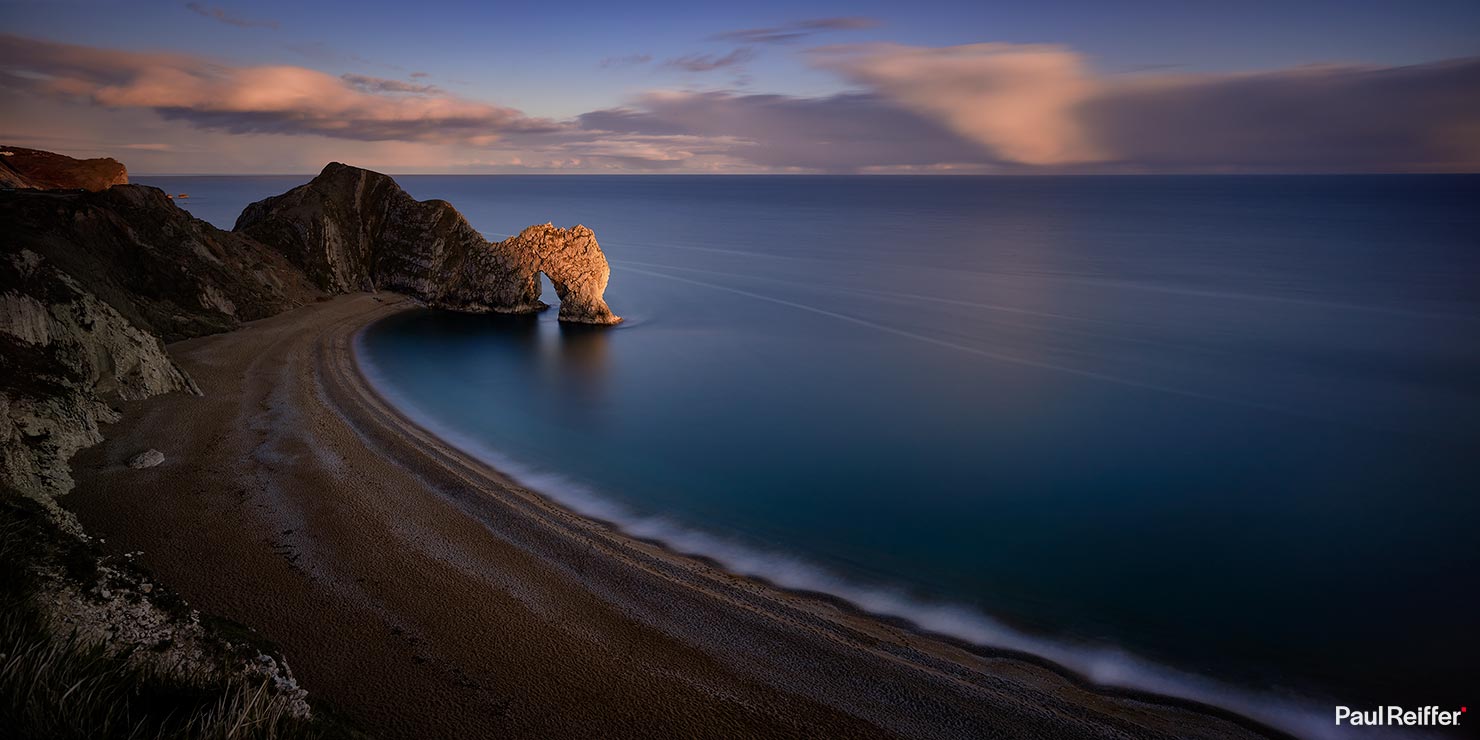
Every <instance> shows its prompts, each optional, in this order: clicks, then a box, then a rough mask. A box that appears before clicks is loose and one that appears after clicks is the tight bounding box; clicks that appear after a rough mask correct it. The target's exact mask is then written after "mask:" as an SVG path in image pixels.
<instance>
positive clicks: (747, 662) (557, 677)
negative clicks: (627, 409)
mask: <svg viewBox="0 0 1480 740" xmlns="http://www.w3.org/2000/svg"><path fill="white" fill-rule="evenodd" d="M396 300H397V299H396V298H395V297H390V296H384V294H383V295H382V296H369V295H363V294H362V295H355V296H347V297H343V298H339V299H336V300H334V301H330V302H327V303H324V304H319V305H316V306H307V307H304V308H300V309H297V310H295V311H291V312H288V313H286V314H282V315H279V316H277V317H273V318H271V319H266V320H263V321H260V322H254V323H253V324H252V325H250V326H249V327H248V328H247V329H244V330H242V331H239V332H234V333H231V334H225V335H216V336H212V337H205V338H201V339H196V340H190V341H188V342H182V343H179V344H177V345H172V346H171V351H172V354H175V355H176V357H177V360H178V361H179V362H181V364H182V365H183V366H184V367H185V368H186V369H187V370H188V371H189V372H191V374H192V375H193V376H195V377H196V379H197V382H198V384H200V385H201V387H202V388H203V389H204V390H205V392H206V394H207V395H206V397H205V398H204V399H197V398H193V397H183V396H169V397H165V398H160V399H151V400H149V401H143V402H137V403H131V404H128V405H127V407H126V409H125V420H124V421H123V422H121V423H119V424H117V425H115V426H114V427H111V428H109V429H108V430H107V435H108V441H107V442H105V443H104V444H102V445H99V446H98V447H96V448H93V449H91V450H88V451H86V452H84V453H82V454H80V455H79V456H78V458H77V460H75V461H74V467H75V468H76V471H77V477H78V481H79V483H78V488H77V491H76V492H75V493H74V494H72V495H70V496H68V497H67V498H66V499H64V501H63V503H64V505H66V506H68V507H69V508H72V509H74V510H75V511H76V512H77V513H78V515H79V517H81V519H82V520H83V522H84V524H85V525H86V526H87V527H88V528H89V529H90V530H93V531H97V532H99V533H100V534H102V535H104V536H106V537H107V538H108V540H109V546H110V547H118V548H122V549H124V550H144V552H145V555H144V556H142V557H141V558H140V559H141V560H142V561H143V562H144V563H145V565H146V566H148V567H149V568H150V569H151V570H154V571H155V572H156V573H157V574H158V575H159V576H160V577H161V579H162V580H164V581H165V582H167V583H170V584H172V585H173V586H174V587H175V588H176V590H178V591H179V592H180V593H181V594H182V595H184V596H185V597H186V598H189V599H191V600H192V601H193V602H196V603H197V604H198V605H200V606H201V608H204V609H208V610H210V611H213V612H217V613H221V614H223V615H224V616H227V617H231V618H233V619H236V620H237V621H240V622H242V623H245V624H248V625H250V626H252V627H254V628H255V629H256V630H257V631H259V632H261V633H262V634H263V635H265V636H266V637H267V638H269V639H271V640H273V641H276V642H278V643H279V644H280V645H281V646H282V647H283V648H284V650H285V652H286V654H287V655H288V656H289V658H290V660H292V662H293V665H294V668H295V671H297V672H298V674H299V675H300V678H301V680H302V681H303V683H304V684H305V686H307V688H309V690H310V691H311V692H314V693H316V694H318V695H319V696H322V697H324V698H327V699H328V700H329V701H331V702H332V703H334V704H335V705H336V706H338V707H339V708H340V709H341V710H342V711H343V712H344V713H346V714H347V715H348V716H349V717H350V718H351V719H353V720H355V721H356V722H357V723H358V724H360V725H361V726H362V727H363V728H365V729H366V730H369V731H371V732H372V733H374V734H376V735H378V736H385V737H416V736H432V735H436V736H465V737H473V736H480V735H484V734H490V733H491V734H508V735H514V736H534V735H551V734H557V735H558V734H591V732H592V731H593V730H597V729H600V730H601V733H600V734H606V735H611V734H614V733H615V734H630V735H634V736H638V735H652V734H675V733H677V734H685V735H691V736H699V735H716V736H719V735H728V736H733V735H735V734H767V735H783V736H788V735H789V736H818V735H826V736H843V735H847V736H903V737H952V736H956V737H968V736H973V735H978V734H983V733H986V732H989V733H992V734H1004V735H1013V736H1023V737H1056V738H1057V737H1172V736H1176V737H1209V738H1212V737H1236V736H1257V735H1278V734H1279V733H1277V732H1275V731H1273V730H1271V729H1270V728H1268V727H1266V726H1264V725H1261V724H1259V723H1257V722H1254V721H1253V720H1249V719H1246V718H1244V717H1242V716H1240V715H1237V714H1234V713H1232V712H1229V711H1226V710H1222V709H1218V708H1216V707H1212V706H1209V705H1206V704H1201V703H1198V702H1195V701H1191V700H1183V699H1174V698H1169V697H1164V696H1159V695H1154V694H1150V693H1147V692H1141V691H1135V690H1121V689H1105V688H1102V687H1098V686H1094V685H1091V684H1090V683H1089V682H1088V680H1087V679H1085V678H1084V677H1083V676H1080V675H1079V674H1077V673H1074V672H1073V671H1071V670H1069V669H1067V668H1064V667H1062V666H1060V665H1058V664H1056V663H1053V662H1052V661H1049V660H1047V659H1044V658H1039V657H1036V656H1032V655H1029V654H1020V653H1015V652H1012V651H1006V650H996V649H990V648H980V647H977V646H975V645H970V644H968V643H965V642H961V641H954V640H952V639H950V638H948V637H944V636H941V635H935V634H927V633H922V632H920V631H918V630H917V629H916V628H914V627H913V625H906V624H903V623H901V622H897V621H891V620H889V619H888V618H878V617H875V616H873V615H869V614H867V613H865V612H863V611H862V610H861V609H859V608H858V607H856V606H854V605H853V604H851V603H850V602H847V601H846V600H844V599H840V598H838V597H834V596H828V595H825V594H823V595H819V594H814V593H802V592H796V591H787V590H785V589H784V588H783V587H779V586H773V585H770V584H768V583H764V582H762V581H761V580H760V579H758V578H754V577H746V576H738V575H735V574H732V573H730V572H728V571H725V570H724V569H723V568H721V567H718V566H717V562H716V561H714V560H711V559H704V558H698V557H694V556H689V555H683V554H680V553H678V552H676V551H674V550H673V549H671V548H669V547H668V546H666V545H663V544H661V543H658V542H652V541H645V540H641V539H637V538H634V537H632V536H629V535H627V534H624V533H623V532H621V531H620V530H619V529H618V528H617V527H616V526H614V525H613V524H611V523H606V522H600V521H597V520H595V519H592V518H590V517H588V516H584V515H581V514H578V513H575V512H574V511H572V510H571V509H569V508H567V507H565V506H563V505H560V504H558V503H556V502H554V501H552V500H551V499H550V498H548V497H546V496H544V495H542V494H539V493H536V492H534V491H531V490H529V489H528V488H525V487H524V486H521V485H519V484H518V483H516V482H515V481H513V480H511V479H510V478H508V477H507V476H505V475H504V474H502V473H500V472H499V471H497V470H495V469H494V468H493V467H491V466H489V465H487V464H486V463H483V462H482V461H479V460H477V459H475V458H474V457H472V456H470V455H469V454H467V453H465V452H463V451H462V450H459V449H456V448H455V447H454V446H453V445H452V444H450V443H448V442H446V441H444V440H442V439H440V438H439V437H437V436H436V435H434V434H433V433H431V432H429V431H428V430H426V429H425V428H423V427H422V426H420V425H418V424H417V423H415V422H414V421H413V420H411V419H409V418H407V417H406V416H405V415H404V414H403V413H402V412H401V411H400V410H398V409H396V408H395V407H394V406H393V405H391V404H390V403H389V402H388V401H387V400H386V399H385V398H383V397H382V396H381V394H380V393H378V392H377V391H376V390H375V389H374V388H373V386H372V385H371V383H370V381H369V380H368V379H367V378H366V376H365V375H364V374H363V372H362V371H361V369H360V367H359V363H358V361H357V359H356V357H355V352H354V340H355V337H356V336H357V334H358V333H359V332H360V331H361V330H363V328H364V327H366V326H368V325H369V324H371V323H373V322H374V321H375V320H377V319H379V318H382V317H384V316H388V315H390V314H392V313H395V312H397V311H400V310H404V309H405V308H407V307H409V304H407V303H392V301H396ZM146 443H147V444H150V445H151V446H155V447H158V448H159V449H161V450H164V451H165V453H166V456H167V460H166V463H165V464H163V465H160V466H158V467H156V468H150V469H146V470H143V471H135V470H129V469H127V468H125V467H123V466H121V465H119V464H118V463H119V462H120V461H121V460H123V459H126V457H127V456H128V455H129V454H131V451H132V450H133V448H134V447H136V446H138V445H140V444H146ZM285 525H292V526H285ZM285 552H286V553H287V554H285Z"/></svg>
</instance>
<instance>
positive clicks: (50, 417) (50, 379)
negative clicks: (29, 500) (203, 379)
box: [0, 249, 198, 504]
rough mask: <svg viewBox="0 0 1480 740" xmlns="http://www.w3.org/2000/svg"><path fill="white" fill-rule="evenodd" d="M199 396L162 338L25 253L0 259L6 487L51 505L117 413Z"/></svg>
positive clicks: (0, 468)
mask: <svg viewBox="0 0 1480 740" xmlns="http://www.w3.org/2000/svg"><path fill="white" fill-rule="evenodd" d="M171 391H187V392H198V391H196V389H195V385H194V384H193V383H192V382H191V380H190V378H189V377H187V376H186V375H185V373H184V372H183V371H181V370H180V369H179V368H178V367H176V365H175V363H174V362H173V361H171V360H170V358H169V355H168V354H166V352H165V348H164V344H163V343H161V342H160V341H159V339H158V337H155V336H153V335H151V334H149V333H148V332H146V331H144V330H143V329H140V328H139V327H137V326H135V325H134V324H133V323H132V322H130V321H129V320H128V319H127V318H125V317H124V316H123V315H122V314H120V313H119V312H118V311H116V310H114V309H113V307H112V306H110V305H108V304H107V303H105V302H103V301H101V300H99V299H98V298H97V297H95V296H93V295H92V294H91V293H88V292H86V291H85V290H84V289H83V288H82V286H81V285H80V284H78V282H77V281H76V280H73V279H72V278H71V277H70V276H68V275H67V274H65V273H63V272H61V271H60V270H58V269H57V268H56V267H55V266H54V265H52V264H50V263H49V262H48V261H47V260H46V259H45V258H44V257H42V256H41V255H40V254H38V253H36V252H33V251H31V250H28V249H19V250H16V251H7V252H5V253H4V254H3V255H0V485H3V486H4V488H6V489H7V490H15V491H20V492H23V493H26V494H29V495H30V496H31V497H33V498H35V499H37V500H38V501H41V502H42V503H43V504H50V503H51V498H52V497H54V496H57V495H59V494H61V493H64V492H66V491H67V490H69V489H70V488H71V487H72V476H71V472H70V470H69V468H68V467H67V461H68V460H69V459H70V458H71V457H72V454H73V453H75V452H76V451H77V450H80V449H82V448H83V447H88V446H91V445H94V444H97V443H98V442H101V441H103V437H102V434H101V433H100V432H99V430H98V425H99V424H100V423H109V422H113V421H117V420H118V418H119V417H118V412H117V411H115V410H114V409H113V406H112V403H114V402H116V401H120V400H135V399H141V398H148V397H149V396H153V395H158V394H160V393H169V392H171Z"/></svg>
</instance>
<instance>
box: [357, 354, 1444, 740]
mask: <svg viewBox="0 0 1480 740" xmlns="http://www.w3.org/2000/svg"><path fill="white" fill-rule="evenodd" d="M361 336H363V332H362V334H361V335H357V336H356V337H355V342H354V347H355V353H356V355H357V359H358V362H359V365H360V369H361V372H362V373H363V374H364V376H365V378H366V380H367V381H369V383H370V385H371V386H372V387H374V388H375V390H376V392H377V393H379V394H380V395H381V396H382V397H383V398H385V399H386V400H387V401H389V402H390V403H391V404H393V405H394V406H395V407H396V408H397V409H398V410H399V411H400V412H401V413H403V414H405V415H406V416H407V417H408V418H409V419H411V420H412V421H413V422H414V423H416V424H417V425H418V426H420V427H422V428H423V429H426V430H427V431H428V432H430V433H432V434H434V435H436V436H437V437H438V438H439V439H441V440H443V441H444V442H446V443H447V444H449V445H451V446H453V447H455V448H457V449H458V450H460V451H462V452H463V453H465V454H468V455H471V456H473V457H474V458H476V459H478V460H480V461H482V462H484V463H486V464H488V465H490V466H492V467H494V468H496V469H497V470H499V471H500V472H502V473H504V474H506V475H508V476H509V477H511V478H513V479H514V480H516V481H518V482H519V483H520V484H521V485H523V486H525V487H527V488H529V489H531V490H534V491H538V492H539V493H540V494H542V495H544V496H546V497H548V498H550V499H551V500H553V501H556V502H558V503H559V504H561V505H562V506H565V507H566V508H569V509H570V510H572V511H574V512H576V513H578V514H581V515H583V516H587V517H591V518H593V519H599V520H601V521H604V522H608V523H610V524H612V525H614V526H616V527H617V528H618V529H620V530H621V531H622V532H624V533H626V534H628V535H631V536H633V537H638V538H641V539H646V540H653V541H657V542H661V543H663V545H665V546H666V547H668V548H669V549H671V550H673V551H675V552H678V553H681V554H684V555H692V556H698V557H704V558H707V559H709V560H712V561H714V562H716V563H718V564H720V565H721V566H722V567H723V568H724V569H725V570H727V571H730V572H732V573H736V574H739V575H744V576H750V577H755V578H759V579H762V580H764V581H766V582H769V583H771V584H774V585H776V586H779V587H781V588H785V589H791V590H796V591H813V592H818V593H824V594H829V595H831V596H835V597H838V598H840V599H843V600H844V601H847V602H849V603H851V604H853V605H855V606H857V607H858V608H860V609H862V610H863V611H865V612H868V613H871V614H875V615H879V616H883V617H892V618H898V619H904V620H907V621H908V622H910V623H912V624H914V625H916V626H917V627H918V628H919V629H922V630H924V631H927V632H932V633H936V634H940V635H944V636H947V637H951V638H955V639H958V640H963V641H965V642H968V643H971V644H973V645H978V646H981V647H985V648H997V649H1003V650H1011V651H1017V652H1022V653H1027V654H1030V655H1035V656H1038V657H1040V658H1043V659H1046V660H1048V661H1051V662H1053V663H1056V664H1058V665H1060V666H1063V667H1065V668H1067V669H1069V670H1071V671H1073V672H1075V673H1077V674H1079V675H1081V676H1084V677H1085V678H1087V679H1088V680H1089V681H1091V682H1093V683H1095V684H1098V685H1100V686H1105V687H1111V688H1121V689H1133V690H1138V691H1147V692H1151V693H1155V694H1160V695H1163V696H1168V697H1175V698H1178V699H1186V700H1191V701H1196V702H1201V703H1204V704H1209V705H1212V706H1215V707H1220V708H1223V709H1227V710H1230V711H1233V712H1235V713H1237V714H1240V715H1243V716H1245V717H1249V718H1251V719H1254V720H1257V721H1259V722H1262V723H1264V724H1266V725H1269V726H1271V727H1275V728H1277V729H1280V730H1283V731H1285V732H1288V733H1291V734H1293V735H1296V736H1298V737H1304V738H1323V739H1324V738H1348V737H1354V736H1357V735H1358V734H1360V736H1361V737H1365V738H1372V737H1413V738H1418V737H1425V735H1420V734H1416V733H1401V732H1398V731H1395V730H1393V729H1392V728H1360V730H1361V732H1360V733H1358V732H1357V730H1356V729H1354V728H1347V727H1337V726H1335V723H1334V721H1333V718H1334V709H1333V708H1332V707H1329V706H1323V705H1319V704H1316V703H1314V702H1312V701H1309V700H1305V699H1302V698H1299V697H1290V696H1283V695H1274V694H1270V693H1261V692H1257V691H1252V690H1247V689H1242V688H1238V687H1235V686H1231V685H1226V684H1223V683H1220V682H1218V681H1216V680H1214V679H1211V678H1208V677H1205V676H1200V675H1196V674H1192V673H1187V672H1184V671H1179V670H1177V669H1174V668H1171V667H1168V666H1163V665H1160V664H1157V663H1155V662H1152V661H1149V660H1146V659H1144V658H1141V657H1138V656H1136V655H1133V654H1131V653H1128V652H1126V651H1124V650H1121V649H1118V648H1114V647H1110V646H1087V645H1080V644H1072V643H1069V642H1065V641H1060V640H1055V639H1052V638H1049V637H1043V636H1039V635H1033V634H1030V633H1027V632H1024V631H1022V630H1019V629H1016V628H1013V627H1010V626H1008V625H1006V624H1004V623H1003V622H1001V621H999V620H996V619H993V618H992V617H990V616H988V615H987V614H985V613H983V612H981V611H980V610H978V609H975V608H973V607H969V606H964V605H959V604H950V603H941V602H932V601H927V600H922V599H919V598H916V597H913V596H911V595H909V594H907V593H905V592H904V591H902V590H899V589H896V588H891V587H888V586H884V585H877V584H865V583H860V582H857V581H855V580H851V579H848V578H845V577H842V576H840V575H838V574H836V573H833V572H830V571H828V570H827V569H826V568H823V567H821V566H818V565H816V564H813V563H810V562H807V561H806V560H804V559H802V558H798V557H796V556H793V555H790V554H786V553H781V552H775V551H767V550H763V549H760V548H757V547H753V546H750V545H747V544H744V543H741V542H738V541H735V540H733V539H729V538H725V537H720V536H716V535H713V534H710V533H708V532H704V531H702V530H700V529H696V528H694V527H691V526H688V525H686V524H682V523H679V522H676V521H673V520H672V519H670V518H666V517H661V516H651V515H643V514H639V513H636V512H634V511H632V510H631V509H629V508H627V507H625V506H623V505H622V504H620V503H619V502H617V501H614V500H612V499H611V498H608V497H605V496H602V495H600V494H599V493H598V492H597V491H595V490H593V489H592V488H590V487H589V486H586V485H584V484H582V483H580V482H578V481H575V480H572V479H570V478H568V477H565V476H562V475H560V474H559V473H555V472H552V471H547V470H541V469H539V468H536V467H532V466H529V465H526V464H523V463H520V462H518V461H516V460H512V459H510V458H509V457H507V456H506V455H504V454H503V453H501V452H498V451H497V450H494V449H492V448H491V447H489V446H488V444H487V443H485V442H482V441H480V440H478V439H475V438H473V437H470V436H469V435H466V434H463V433H461V432H459V431H457V430H455V429H452V428H449V427H448V426H446V425H444V424H442V423H440V422H438V421H437V420H436V419H435V418H434V417H433V416H431V415H430V414H427V413H424V412H423V411H422V410H421V409H419V408H418V407H417V406H416V404H415V402H413V401H411V400H410V399H408V398H407V397H405V395H404V394H401V393H399V392H398V391H396V389H395V387H394V385H393V384H391V383H390V382H388V380H387V379H386V377H385V376H384V374H383V373H381V371H380V370H379V369H378V368H377V367H376V366H375V365H374V363H373V361H372V360H371V359H370V357H369V354H368V353H367V352H365V351H364V345H363V342H362V339H361Z"/></svg>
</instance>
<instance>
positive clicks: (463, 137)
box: [0, 35, 560, 146]
mask: <svg viewBox="0 0 1480 740" xmlns="http://www.w3.org/2000/svg"><path fill="white" fill-rule="evenodd" d="M0 74H5V75H7V79H8V80H9V84H10V85H11V86H13V87H20V88H22V89H25V90H26V91H28V92H30V93H32V94H39V95H48V96H56V97H66V98H71V99H82V100H86V101H88V102H90V103H91V104H93V105H96V106H101V107H105V108H119V109H127V108H144V109H149V110H152V111H154V112H156V113H158V114H159V115H161V116H163V117H165V118H167V119H172V120H181V121H186V122H188V123H190V124H192V125H194V126H196V127H198V128H203V129H209V130H218V131H227V132H232V133H277V134H315V135H320V136H328V137H333V138H340V139H354V140H361V141H408V142H433V143H462V144H471V145H475V146H478V145H486V144H488V143H491V142H493V141H495V140H497V139H498V138H499V137H500V136H502V135H506V134H512V133H539V132H550V131H556V130H559V129H560V125H559V124H557V123H555V122H554V121H550V120H548V119H539V118H531V117H529V116H526V115H524V114H523V113H521V112H520V111H518V110H515V109H513V108H504V107H499V106H495V105H489V104H486V103H479V102H474V101H469V100H464V99H461V98H457V97H453V96H450V95H446V94H443V93H442V92H441V91H440V90H437V89H436V88H435V87H433V86H422V85H413V84H411V83H401V82H397V81H395V80H383V79H380V78H373V77H365V76H361V75H346V76H344V77H342V78H341V77H334V76H333V75H329V74H325V73H323V72H319V71H316V70H312V69H305V68H303V67H294V66H286V65H280V66H259V67H235V66H230V65H225V64H221V63H218V62H214V61H212V60H209V59H205V58H201V57H195V56H190V55H180V54H147V53H138V52H128V51H116V50H109V49H97V48H91V47H83V46H72V45H68V44H58V43H53V42H48V41H39V40H35V39H27V38H22V37H17V36H9V35H0ZM405 93H413V94H411V95H407V94H405Z"/></svg>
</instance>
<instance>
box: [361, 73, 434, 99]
mask: <svg viewBox="0 0 1480 740" xmlns="http://www.w3.org/2000/svg"><path fill="white" fill-rule="evenodd" d="M411 76H412V77H415V76H416V75H415V74H413V75H411ZM422 76H423V77H425V76H426V75H422ZM339 79H341V80H344V81H345V82H348V83H349V84H350V85H351V86H353V87H354V88H355V89H357V90H361V91H363V92H368V93H410V94H413V95H441V94H442V93H443V92H445V91H444V90H443V89H442V88H440V87H437V86H436V85H420V84H417V83H414V82H403V81H401V80H388V79H386V78H384V77H370V76H368V75H357V74H342V75H340V76H339Z"/></svg>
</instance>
